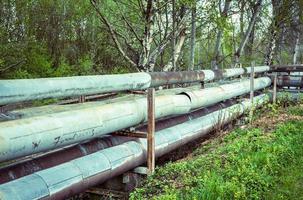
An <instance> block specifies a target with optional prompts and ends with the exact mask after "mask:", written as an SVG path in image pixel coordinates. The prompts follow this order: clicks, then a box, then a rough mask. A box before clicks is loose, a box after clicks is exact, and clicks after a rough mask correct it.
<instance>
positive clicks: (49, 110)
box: [0, 78, 245, 121]
mask: <svg viewBox="0 0 303 200" xmlns="http://www.w3.org/2000/svg"><path fill="white" fill-rule="evenodd" d="M244 80H245V78H243V79H240V80H239V79H236V80H234V79H233V80H221V81H218V82H212V83H206V84H205V85H204V88H209V87H216V86H220V85H223V84H230V83H236V82H239V81H244ZM199 89H201V86H200V85H194V86H190V87H182V88H171V89H165V90H157V91H156V95H157V96H160V95H168V94H180V93H182V92H187V91H192V90H199ZM138 98H142V95H138V94H127V95H124V96H121V97H116V98H113V99H106V100H102V101H95V102H85V103H79V104H67V105H57V104H54V105H45V106H40V107H29V108H23V109H18V110H12V111H6V112H4V113H1V114H2V115H0V121H8V120H16V119H21V118H29V117H36V116H41V115H46V114H54V113H59V112H65V111H71V110H79V109H84V108H89V107H94V106H96V105H103V104H109V103H115V102H119V101H126V100H134V99H138Z"/></svg>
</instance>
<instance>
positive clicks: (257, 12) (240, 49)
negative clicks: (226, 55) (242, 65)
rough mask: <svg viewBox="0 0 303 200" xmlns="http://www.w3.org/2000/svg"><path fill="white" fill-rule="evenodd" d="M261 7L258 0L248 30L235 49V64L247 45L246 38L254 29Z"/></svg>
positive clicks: (260, 1) (260, 2) (260, 0)
mask: <svg viewBox="0 0 303 200" xmlns="http://www.w3.org/2000/svg"><path fill="white" fill-rule="evenodd" d="M261 5H262V0H258V1H257V3H256V4H255V6H254V9H253V13H252V17H251V19H250V22H249V25H248V28H247V30H246V32H245V34H244V37H243V38H242V40H241V43H240V46H239V48H238V49H237V51H236V52H235V54H234V57H235V64H239V61H240V56H241V54H242V52H243V49H244V47H245V46H246V44H247V41H248V38H249V36H250V34H251V32H252V30H253V28H254V27H255V23H256V20H257V17H258V15H259V11H260V9H261Z"/></svg>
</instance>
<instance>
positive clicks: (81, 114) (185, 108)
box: [0, 77, 271, 161]
mask: <svg viewBox="0 0 303 200" xmlns="http://www.w3.org/2000/svg"><path fill="white" fill-rule="evenodd" d="M270 84H271V80H270V78H268V77H263V78H257V79H255V87H254V89H255V90H259V89H262V88H265V87H267V86H269V85H270ZM249 91H250V87H249V80H246V81H242V82H237V83H232V84H226V85H222V86H219V87H213V88H207V89H203V90H197V91H192V92H184V93H182V94H179V95H162V96H157V97H156V98H155V118H157V119H159V118H163V117H167V116H172V115H180V114H185V113H188V112H190V110H193V109H197V108H199V107H205V106H209V105H212V104H214V103H217V102H220V101H222V100H227V99H230V98H231V97H236V96H239V95H243V94H245V93H248V92H249ZM146 120H147V100H146V98H140V99H134V100H130V101H122V102H116V103H112V104H104V105H99V106H97V105H96V106H94V107H88V108H86V109H81V110H73V111H66V112H60V113H53V114H47V115H43V116H36V117H31V118H25V119H19V120H13V121H7V122H2V123H0V130H1V132H0V161H5V160H9V159H14V158H18V157H22V156H26V155H31V154H34V153H38V152H42V151H47V150H52V149H57V148H60V147H63V146H66V145H70V144H74V143H79V142H82V141H85V140H88V139H93V138H96V137H100V136H101V135H105V134H108V133H112V132H114V131H118V130H121V129H124V128H128V127H132V126H135V125H138V124H140V123H142V122H145V121H146Z"/></svg>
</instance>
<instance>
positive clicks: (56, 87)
mask: <svg viewBox="0 0 303 200" xmlns="http://www.w3.org/2000/svg"><path fill="white" fill-rule="evenodd" d="M256 68H258V67H256ZM261 68H262V70H261V71H262V72H266V70H267V69H264V68H263V67H261ZM244 73H245V70H244V69H243V68H233V69H225V70H214V71H213V70H200V71H183V72H151V73H145V72H140V73H129V74H117V75H95V76H74V77H60V78H38V79H14V80H0V105H4V104H9V103H16V102H21V101H31V100H37V99H45V98H63V97H70V96H80V95H91V94H97V93H106V92H117V91H125V90H143V89H147V88H149V87H156V86H160V85H164V84H176V83H190V82H202V81H210V80H214V79H221V78H228V77H232V76H238V75H241V74H244Z"/></svg>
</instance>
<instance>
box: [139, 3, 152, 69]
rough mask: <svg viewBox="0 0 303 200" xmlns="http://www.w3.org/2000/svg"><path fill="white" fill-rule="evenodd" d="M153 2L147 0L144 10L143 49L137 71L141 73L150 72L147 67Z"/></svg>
mask: <svg viewBox="0 0 303 200" xmlns="http://www.w3.org/2000/svg"><path fill="white" fill-rule="evenodd" d="M153 2H154V0H148V1H147V4H146V10H145V11H144V15H145V28H144V38H143V41H142V46H143V49H142V51H141V53H140V56H139V63H138V66H139V69H140V70H143V71H150V70H151V69H150V67H149V66H147V65H148V63H149V62H148V61H149V56H150V49H151V44H152V42H153V31H154V19H153V18H154V7H153Z"/></svg>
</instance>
